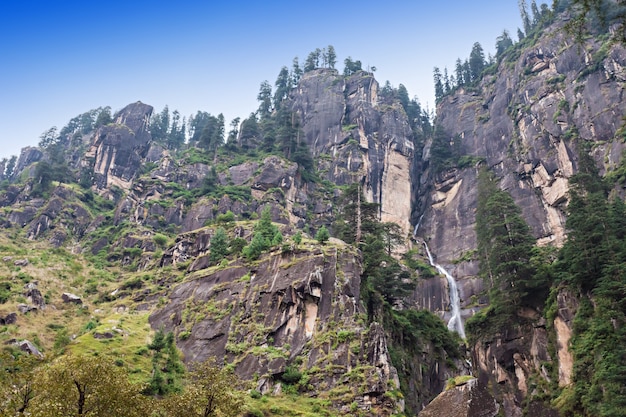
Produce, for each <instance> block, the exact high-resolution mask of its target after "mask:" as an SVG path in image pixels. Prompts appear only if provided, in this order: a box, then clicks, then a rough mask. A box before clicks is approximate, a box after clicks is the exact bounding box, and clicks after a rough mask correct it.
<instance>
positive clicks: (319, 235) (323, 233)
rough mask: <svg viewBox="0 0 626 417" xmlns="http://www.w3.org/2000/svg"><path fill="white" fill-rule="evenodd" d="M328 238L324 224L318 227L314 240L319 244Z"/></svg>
mask: <svg viewBox="0 0 626 417" xmlns="http://www.w3.org/2000/svg"><path fill="white" fill-rule="evenodd" d="M329 238H330V233H328V229H327V228H326V226H322V227H320V229H319V230H318V231H317V233H316V234H315V240H317V241H318V242H319V243H320V244H322V245H323V244H324V243H326V242H327V241H328V239H329Z"/></svg>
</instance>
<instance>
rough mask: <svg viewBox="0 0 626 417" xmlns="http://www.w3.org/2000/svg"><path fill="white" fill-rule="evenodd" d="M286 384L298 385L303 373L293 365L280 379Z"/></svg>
mask: <svg viewBox="0 0 626 417" xmlns="http://www.w3.org/2000/svg"><path fill="white" fill-rule="evenodd" d="M280 379H281V380H283V381H284V382H285V383H286V384H297V383H298V382H300V379H302V372H300V371H299V370H298V368H296V367H295V366H293V365H291V366H288V367H287V368H286V369H285V372H283V374H282V375H281V377H280Z"/></svg>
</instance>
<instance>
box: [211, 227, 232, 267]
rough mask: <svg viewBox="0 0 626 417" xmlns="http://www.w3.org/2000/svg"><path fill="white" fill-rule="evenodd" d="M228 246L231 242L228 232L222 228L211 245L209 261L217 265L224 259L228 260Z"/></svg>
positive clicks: (216, 233) (216, 232) (218, 230)
mask: <svg viewBox="0 0 626 417" xmlns="http://www.w3.org/2000/svg"><path fill="white" fill-rule="evenodd" d="M228 245H229V242H228V236H227V235H226V231H225V230H224V229H223V228H221V227H220V228H218V229H217V230H216V231H215V234H214V235H213V237H212V238H211V243H210V246H209V250H210V254H209V261H210V262H211V263H212V264H217V263H219V262H220V261H221V260H222V259H224V258H226V256H227V255H228Z"/></svg>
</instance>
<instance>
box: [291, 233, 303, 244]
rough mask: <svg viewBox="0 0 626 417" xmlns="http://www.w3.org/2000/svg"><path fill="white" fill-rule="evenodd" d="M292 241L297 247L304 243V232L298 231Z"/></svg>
mask: <svg viewBox="0 0 626 417" xmlns="http://www.w3.org/2000/svg"><path fill="white" fill-rule="evenodd" d="M292 239H293V241H294V243H295V244H296V245H299V244H300V243H301V242H302V232H301V231H300V230H298V231H297V232H296V234H295V235H293V237H292Z"/></svg>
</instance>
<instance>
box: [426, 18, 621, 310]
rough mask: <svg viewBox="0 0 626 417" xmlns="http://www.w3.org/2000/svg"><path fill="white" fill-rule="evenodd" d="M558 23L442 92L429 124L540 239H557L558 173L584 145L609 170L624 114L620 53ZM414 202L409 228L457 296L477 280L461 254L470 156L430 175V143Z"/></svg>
mask: <svg viewBox="0 0 626 417" xmlns="http://www.w3.org/2000/svg"><path fill="white" fill-rule="evenodd" d="M563 25H564V21H562V20H558V21H556V22H555V23H554V24H553V25H552V26H550V27H548V28H547V29H545V33H544V34H543V35H542V36H541V37H539V40H538V41H537V42H536V43H535V44H534V45H533V46H532V47H527V48H525V49H523V50H521V51H518V53H519V56H511V57H508V58H505V59H504V60H502V61H501V62H500V63H499V64H498V67H497V70H496V71H494V72H493V73H492V74H487V75H485V76H484V78H483V79H482V81H481V82H480V84H479V85H478V86H477V87H473V88H464V87H461V88H459V89H458V90H457V91H456V92H454V93H453V94H451V95H449V96H446V97H444V98H443V99H442V100H441V102H440V103H439V105H438V108H437V120H436V123H437V124H438V125H439V126H441V127H442V128H443V130H444V131H445V132H446V134H447V136H448V137H450V138H451V140H455V141H459V142H460V151H461V154H462V155H468V156H471V157H473V158H474V160H475V161H478V160H481V161H483V162H482V163H483V164H485V165H486V166H487V167H488V168H489V169H490V170H491V171H493V172H494V173H495V174H496V176H497V177H498V178H499V179H500V187H501V188H502V189H504V190H506V191H507V192H509V193H510V194H511V196H512V197H513V199H514V200H515V203H516V204H517V205H518V206H519V207H520V208H521V211H522V215H523V217H524V219H525V220H526V222H527V223H528V224H529V225H530V227H531V230H532V232H533V234H534V236H535V237H536V238H537V242H538V244H540V245H546V244H554V245H560V244H562V243H563V241H564V239H565V208H566V206H567V201H568V200H567V192H568V189H569V185H568V178H569V177H571V176H572V175H573V174H574V173H576V171H577V159H578V157H577V155H578V150H579V148H580V145H581V144H582V143H584V142H588V143H590V144H591V145H592V146H591V148H592V154H593V156H594V157H595V159H596V162H597V164H598V166H599V167H600V170H601V172H605V171H606V170H608V169H611V168H614V167H615V166H616V165H617V164H618V163H619V161H620V158H621V154H622V151H623V150H624V149H625V148H626V145H625V144H624V143H623V139H622V135H621V133H620V132H621V131H622V127H623V124H624V122H623V119H622V118H623V116H624V114H626V102H624V100H622V96H623V94H624V83H623V81H624V79H625V74H626V50H625V49H624V48H623V47H622V46H620V45H609V44H606V41H603V42H604V43H605V44H601V42H600V41H598V40H596V39H590V40H589V41H587V43H586V44H584V45H577V44H572V42H571V41H570V40H568V37H567V36H565V35H564V32H563ZM423 158H424V161H423V164H424V166H425V167H426V172H425V173H424V176H423V179H422V182H421V184H420V193H419V198H418V201H419V205H420V206H421V207H423V208H424V218H423V221H422V225H421V226H420V230H419V232H418V234H419V235H420V236H422V237H424V239H426V240H427V241H428V243H429V246H430V248H431V251H432V253H433V254H434V255H435V256H436V258H437V261H438V262H439V263H440V264H442V265H443V266H445V267H446V268H447V269H449V270H451V271H452V273H453V274H454V275H455V276H456V278H457V279H460V282H459V286H460V288H461V296H462V298H463V299H464V300H465V301H466V302H467V300H469V299H470V298H471V297H472V296H473V295H477V293H476V290H480V289H481V286H480V285H476V282H469V281H468V279H472V280H473V278H472V277H475V275H476V273H477V263H476V262H474V261H472V260H469V261H467V262H458V261H459V260H461V258H463V259H465V258H467V257H464V256H463V255H464V254H467V253H470V251H472V250H473V249H475V248H476V235H475V230H474V226H475V211H476V204H477V201H476V199H477V192H476V187H477V179H476V177H477V175H476V174H477V166H478V164H479V163H478V162H475V163H474V164H472V165H470V166H468V167H465V168H463V169H453V170H450V171H445V172H438V173H435V172H433V171H432V166H430V164H429V162H430V159H431V158H430V144H427V146H426V148H425V149H424V152H423Z"/></svg>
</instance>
